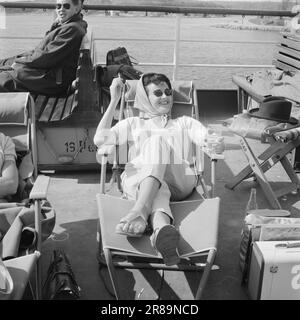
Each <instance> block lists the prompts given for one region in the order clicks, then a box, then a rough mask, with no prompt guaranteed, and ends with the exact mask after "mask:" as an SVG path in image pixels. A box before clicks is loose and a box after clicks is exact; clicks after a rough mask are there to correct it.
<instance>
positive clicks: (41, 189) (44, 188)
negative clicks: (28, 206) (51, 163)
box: [29, 175, 50, 200]
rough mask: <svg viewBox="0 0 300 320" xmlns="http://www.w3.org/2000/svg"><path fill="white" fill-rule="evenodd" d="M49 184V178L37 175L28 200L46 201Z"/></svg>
mask: <svg viewBox="0 0 300 320" xmlns="http://www.w3.org/2000/svg"><path fill="white" fill-rule="evenodd" d="M49 182H50V177H47V176H44V175H39V176H38V177H37V179H36V180H35V182H34V185H33V188H32V190H31V192H30V195H29V198H30V199H32V200H45V199H47V192H48V187H49Z"/></svg>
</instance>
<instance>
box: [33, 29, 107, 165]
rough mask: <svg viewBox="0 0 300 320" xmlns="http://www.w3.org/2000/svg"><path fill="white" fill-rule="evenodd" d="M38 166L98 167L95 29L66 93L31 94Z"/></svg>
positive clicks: (88, 36) (87, 37)
mask: <svg viewBox="0 0 300 320" xmlns="http://www.w3.org/2000/svg"><path fill="white" fill-rule="evenodd" d="M32 96H33V98H34V101H35V110H36V112H35V114H36V134H37V149H38V160H37V162H38V169H39V170H82V169H85V168H87V169H92V168H97V169H98V168H99V166H98V164H97V162H96V150H97V148H96V146H95V145H94V143H93V136H94V133H95V131H96V127H97V125H98V123H99V121H100V119H101V116H102V114H101V110H100V107H99V90H98V83H97V77H96V74H95V47H94V40H93V35H92V32H91V31H89V32H88V33H87V34H86V35H85V36H84V38H83V40H82V43H81V47H80V54H79V60H78V67H77V71H76V79H75V80H74V81H73V83H72V86H71V87H70V88H69V90H68V93H67V94H66V95H65V96H60V97H53V96H44V95H36V94H32Z"/></svg>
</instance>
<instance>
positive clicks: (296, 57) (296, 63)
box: [232, 33, 300, 113]
mask: <svg viewBox="0 0 300 320" xmlns="http://www.w3.org/2000/svg"><path fill="white" fill-rule="evenodd" d="M273 65H274V66H275V67H276V68H277V69H279V70H283V71H286V72H288V71H291V72H298V71H300V36H298V35H292V34H291V33H283V34H282V37H281V39H280V42H279V43H278V44H277V50H276V53H275V55H274V59H273ZM249 80H250V78H249V77H247V76H241V75H234V76H233V77H232V81H233V82H234V83H235V84H236V85H237V86H238V113H241V112H242V111H243V110H247V109H248V106H249V103H250V101H251V99H253V100H255V101H256V102H261V101H262V100H264V98H265V96H263V95H261V94H259V93H258V92H257V91H255V90H254V89H253V87H252V86H251V82H250V81H249ZM296 102H297V103H300V101H296Z"/></svg>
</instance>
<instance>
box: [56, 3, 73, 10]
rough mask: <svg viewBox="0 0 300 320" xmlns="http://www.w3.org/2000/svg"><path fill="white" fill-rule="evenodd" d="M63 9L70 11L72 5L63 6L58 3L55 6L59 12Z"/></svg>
mask: <svg viewBox="0 0 300 320" xmlns="http://www.w3.org/2000/svg"><path fill="white" fill-rule="evenodd" d="M61 7H63V8H64V9H66V10H69V9H70V8H71V5H70V3H63V4H61V3H57V4H56V5H55V8H56V9H58V10H59V9H60V8H61Z"/></svg>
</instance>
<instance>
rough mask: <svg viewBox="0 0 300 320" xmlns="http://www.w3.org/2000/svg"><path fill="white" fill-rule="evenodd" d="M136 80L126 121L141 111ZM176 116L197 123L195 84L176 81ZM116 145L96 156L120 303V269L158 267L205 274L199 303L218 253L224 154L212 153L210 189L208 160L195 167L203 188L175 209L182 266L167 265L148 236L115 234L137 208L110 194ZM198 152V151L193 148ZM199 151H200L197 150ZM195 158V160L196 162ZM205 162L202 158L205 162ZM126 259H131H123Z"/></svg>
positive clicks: (105, 239)
mask: <svg viewBox="0 0 300 320" xmlns="http://www.w3.org/2000/svg"><path fill="white" fill-rule="evenodd" d="M136 83H137V81H135V80H130V81H127V83H126V88H127V90H126V92H123V93H122V98H121V103H120V108H119V110H118V115H117V117H118V118H119V120H120V119H122V116H123V115H125V116H126V117H128V116H132V115H135V114H136V113H137V112H138V110H137V109H135V108H134V106H133V103H134V96H135V88H136ZM172 87H173V89H174V105H173V108H172V115H173V117H174V116H175V117H176V116H178V115H189V116H193V117H195V118H196V119H198V109H197V107H198V105H197V99H196V98H197V97H196V92H195V90H194V88H193V84H192V82H182V81H174V82H173V83H172ZM114 147H115V146H103V148H100V149H99V151H98V153H97V159H98V162H99V163H101V167H102V168H101V179H100V193H99V194H97V204H98V213H99V221H100V229H101V230H100V239H99V240H100V245H101V247H102V250H103V253H104V256H105V260H106V264H107V267H108V271H109V274H110V278H111V282H112V286H113V290H114V294H115V296H116V298H117V299H121V297H120V291H119V288H118V284H117V276H116V268H125V269H126V268H129V269H130V268H134V269H149V268H150V269H155V270H174V271H199V270H201V271H203V274H202V277H201V280H200V282H199V285H198V288H197V293H196V295H195V299H200V298H201V297H202V293H203V289H204V287H205V285H206V282H207V279H208V276H209V273H210V271H211V269H212V267H213V263H214V259H215V256H216V252H217V236H218V218H219V202H220V199H219V198H218V197H213V198H211V195H213V196H214V192H215V190H214V187H215V172H214V170H215V167H214V166H215V163H216V161H217V160H218V159H222V158H223V155H210V156H211V159H212V161H211V163H212V167H213V169H212V170H213V173H212V175H211V177H212V180H213V181H212V188H211V190H209V188H208V187H207V185H206V184H205V183H204V178H203V171H204V168H203V162H202V161H201V165H198V166H196V167H197V170H198V172H199V181H200V184H199V188H198V187H197V188H196V189H195V190H194V192H193V194H192V195H191V196H190V197H188V199H185V200H184V201H179V202H173V203H171V210H172V212H173V213H174V215H175V216H176V222H175V224H176V227H178V228H179V231H180V234H181V239H180V244H179V254H180V257H181V261H180V263H179V264H178V265H177V266H165V265H164V264H163V261H162V259H161V257H160V256H159V255H158V254H157V253H156V252H155V250H153V248H152V246H151V244H150V239H149V237H148V236H143V237H141V238H138V239H133V238H126V237H124V236H120V235H118V234H116V233H115V226H116V224H117V223H118V222H119V220H120V219H121V217H122V216H124V214H125V213H126V212H128V211H129V210H130V208H131V207H132V206H133V203H134V202H133V201H129V200H125V199H122V198H121V197H120V195H117V196H116V195H115V194H114V195H111V194H109V193H106V190H105V182H106V168H107V161H108V157H109V154H110V152H111V150H112V149H114ZM194 150H195V149H194ZM197 151H198V149H197ZM196 156H198V157H199V158H201V157H203V153H202V152H195V154H194V157H196ZM194 160H195V158H194ZM201 160H203V159H202V158H201ZM112 168H113V175H112V179H113V180H112V181H110V183H109V185H110V186H111V184H112V182H115V183H116V184H118V182H119V181H120V180H119V179H118V178H117V177H118V176H119V169H120V167H118V166H117V159H116V157H115V158H113V167H112ZM120 256H122V257H125V258H126V261H121V262H120V260H118V257H120Z"/></svg>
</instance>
